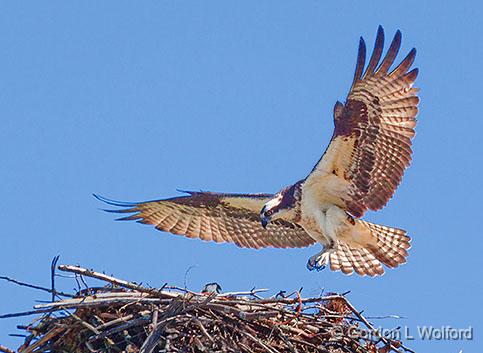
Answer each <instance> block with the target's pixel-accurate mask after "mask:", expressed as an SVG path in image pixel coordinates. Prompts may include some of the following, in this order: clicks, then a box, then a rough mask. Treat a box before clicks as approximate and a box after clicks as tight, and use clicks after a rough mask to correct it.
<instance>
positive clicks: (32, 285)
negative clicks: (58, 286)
mask: <svg viewBox="0 0 483 353" xmlns="http://www.w3.org/2000/svg"><path fill="white" fill-rule="evenodd" d="M0 279H1V280H5V281H8V282H12V283H15V284H17V285H19V286H22V287H28V288H32V289H38V290H41V291H44V292H47V293H52V295H54V294H56V295H60V296H63V297H67V298H74V296H73V295H72V294H67V293H64V292H57V291H56V290H52V289H49V288H45V287H41V286H36V285H34V284H28V283H25V282H20V281H17V280H16V279H13V278H10V277H7V276H0Z"/></svg>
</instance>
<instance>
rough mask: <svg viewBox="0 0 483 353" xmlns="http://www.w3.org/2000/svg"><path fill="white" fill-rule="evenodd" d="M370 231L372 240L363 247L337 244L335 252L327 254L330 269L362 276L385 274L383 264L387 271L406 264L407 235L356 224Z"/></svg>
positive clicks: (378, 226) (387, 229) (385, 228)
mask: <svg viewBox="0 0 483 353" xmlns="http://www.w3.org/2000/svg"><path fill="white" fill-rule="evenodd" d="M356 222H358V223H360V225H362V226H364V227H366V228H367V229H369V231H370V233H371V235H372V240H373V241H371V242H370V243H368V244H365V245H364V246H354V245H348V244H347V243H346V242H344V241H343V240H339V241H338V243H337V250H336V251H334V252H333V253H331V254H330V267H331V269H332V270H334V271H337V270H340V271H342V272H343V273H345V274H352V273H353V272H354V271H355V272H356V273H357V274H359V275H361V276H365V275H368V276H371V277H373V276H378V275H382V274H384V268H383V267H382V264H384V265H386V266H387V267H390V268H395V267H398V266H399V265H401V264H403V263H405V262H406V257H407V256H408V252H407V250H408V249H409V248H410V247H411V246H410V241H411V238H410V237H409V236H408V235H407V234H406V231H404V230H402V229H397V228H391V227H386V226H383V225H379V224H373V223H369V222H366V221H363V220H356Z"/></svg>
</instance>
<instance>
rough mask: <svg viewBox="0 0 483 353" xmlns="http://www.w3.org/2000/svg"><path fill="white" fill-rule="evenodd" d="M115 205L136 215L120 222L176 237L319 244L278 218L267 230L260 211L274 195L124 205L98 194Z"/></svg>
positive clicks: (200, 195) (205, 195) (259, 244)
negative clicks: (147, 226)
mask: <svg viewBox="0 0 483 353" xmlns="http://www.w3.org/2000/svg"><path fill="white" fill-rule="evenodd" d="M94 196H95V197H96V198H97V199H99V200H100V201H103V202H105V203H107V204H109V205H111V206H116V207H121V209H119V210H107V211H108V212H117V213H122V214H126V213H132V214H131V215H127V216H124V217H122V218H119V220H127V221H132V220H135V221H138V222H140V223H143V224H150V225H153V226H154V227H155V228H156V229H158V230H161V231H166V232H170V233H172V234H178V235H184V236H186V237H190V238H199V239H202V240H206V241H215V242H218V243H220V242H230V243H234V244H236V245H238V246H240V247H247V248H256V249H258V248H263V247H276V248H288V247H305V246H309V245H312V244H313V243H315V240H313V239H312V238H311V237H310V236H309V235H308V234H307V233H306V232H305V231H304V230H303V228H302V227H300V226H298V225H296V224H294V223H292V222H288V221H285V220H283V219H275V220H273V221H272V223H271V224H270V225H269V226H268V227H267V229H264V228H263V227H262V226H261V224H260V219H259V211H260V210H261V208H262V206H263V205H264V204H265V203H266V202H267V201H268V200H270V199H271V198H272V197H273V195H271V194H221V193H211V192H189V196H181V197H175V198H170V199H164V200H155V201H147V202H139V203H124V202H119V201H113V200H109V199H105V198H103V197H101V196H98V195H94Z"/></svg>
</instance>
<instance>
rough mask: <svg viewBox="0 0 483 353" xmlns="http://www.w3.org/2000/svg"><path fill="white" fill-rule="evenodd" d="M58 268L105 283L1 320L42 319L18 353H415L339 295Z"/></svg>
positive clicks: (81, 279)
mask: <svg viewBox="0 0 483 353" xmlns="http://www.w3.org/2000/svg"><path fill="white" fill-rule="evenodd" d="M59 269H60V270H61V271H64V272H71V273H75V276H76V279H77V280H79V282H80V283H85V281H84V278H85V277H91V278H96V279H98V280H102V281H105V282H106V283H107V284H106V285H105V286H104V287H95V288H89V287H85V289H82V290H79V291H78V292H77V293H76V294H74V295H69V294H65V293H61V292H57V291H56V290H55V289H54V288H52V289H44V290H47V291H49V292H51V293H52V294H53V298H56V300H54V301H52V302H51V303H47V304H41V305H36V306H35V307H34V308H35V310H33V311H30V312H26V313H16V314H10V315H3V317H11V316H21V315H26V314H42V315H41V316H40V317H39V318H37V319H36V320H35V321H34V322H33V323H31V324H30V325H28V326H19V328H20V329H23V330H25V331H27V337H26V339H25V342H24V344H23V345H22V346H21V347H20V348H19V349H18V352H25V353H29V352H75V353H81V352H82V353H84V352H126V353H129V352H149V353H150V352H193V353H194V352H272V353H273V352H299V353H305V352H325V353H329V352H330V353H331V352H337V353H338V352H370V353H377V352H379V353H386V352H390V351H396V352H401V351H402V349H404V350H407V351H410V352H412V351H411V350H409V349H407V348H406V347H404V346H403V345H401V343H400V342H397V341H391V340H389V339H387V338H384V337H380V336H379V334H378V332H377V331H376V330H375V329H374V327H373V326H372V325H371V324H370V323H369V322H368V321H367V320H366V319H365V318H364V317H363V316H362V314H361V313H360V312H358V311H357V310H356V309H355V308H354V307H353V306H352V305H351V304H350V303H349V301H348V300H347V299H346V298H345V297H344V296H343V295H336V294H334V295H327V296H323V297H316V298H302V297H301V296H300V292H299V291H296V292H293V293H290V294H285V293H283V292H281V293H279V294H278V295H276V296H274V297H268V298H267V297H265V298H264V297H261V296H259V293H260V292H262V291H263V290H251V291H248V292H237V293H218V291H217V289H218V287H217V285H215V284H213V285H208V286H207V287H206V289H207V290H206V291H204V292H201V293H195V292H192V291H188V290H186V289H182V288H177V287H168V286H163V287H162V288H160V289H153V288H148V287H144V286H141V285H138V284H135V283H132V282H127V281H124V280H120V279H117V278H114V277H111V276H107V275H105V274H102V273H98V272H94V271H91V270H87V269H84V268H81V267H78V266H62V265H61V266H59ZM17 283H18V282H17ZM37 288H38V287H37ZM0 347H1V346H0ZM0 351H2V350H1V349H0ZM7 351H8V352H13V351H10V350H4V352H7Z"/></svg>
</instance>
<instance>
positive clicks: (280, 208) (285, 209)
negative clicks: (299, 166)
mask: <svg viewBox="0 0 483 353" xmlns="http://www.w3.org/2000/svg"><path fill="white" fill-rule="evenodd" d="M299 189H300V182H298V183H296V184H294V185H291V186H289V187H286V188H285V189H283V190H281V191H280V192H278V193H277V194H276V195H275V196H274V197H273V198H272V199H271V200H269V201H268V202H267V203H265V205H263V207H262V210H261V211H260V222H261V224H262V227H263V228H267V225H268V224H269V223H270V222H271V221H272V220H274V219H277V218H282V217H284V216H286V215H287V213H289V212H290V211H291V210H293V208H294V207H295V203H296V202H297V200H298V199H299V194H300V193H299Z"/></svg>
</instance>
